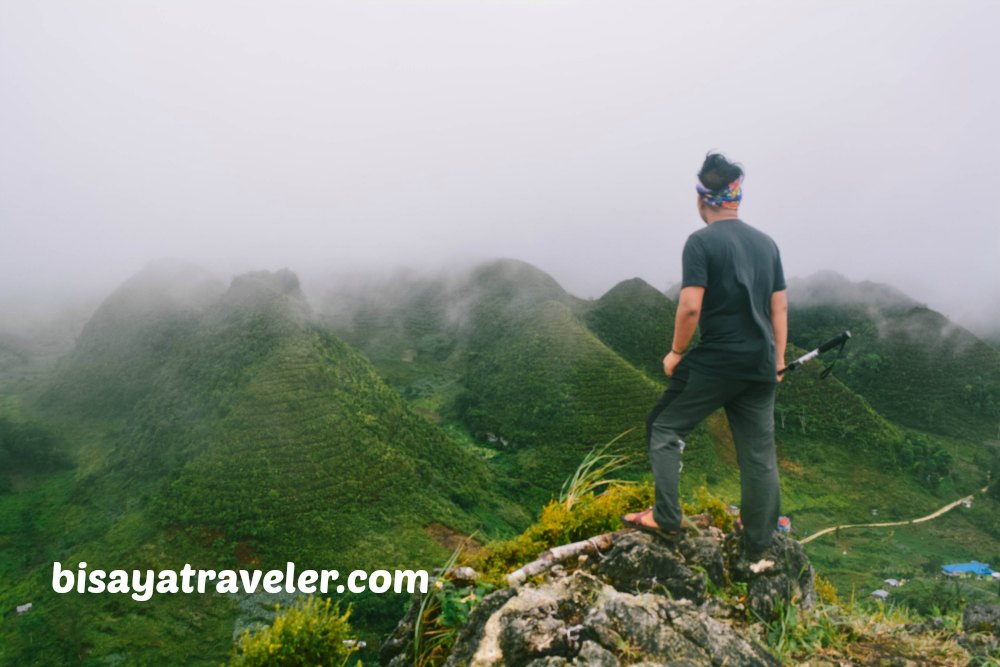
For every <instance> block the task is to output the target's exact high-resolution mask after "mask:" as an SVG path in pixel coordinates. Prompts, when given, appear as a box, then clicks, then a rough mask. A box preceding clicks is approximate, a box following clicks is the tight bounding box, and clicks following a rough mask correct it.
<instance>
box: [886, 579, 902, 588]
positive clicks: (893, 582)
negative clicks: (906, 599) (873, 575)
mask: <svg viewBox="0 0 1000 667" xmlns="http://www.w3.org/2000/svg"><path fill="white" fill-rule="evenodd" d="M882 583H883V584H885V587H886V588H896V587H898V586H899V579H886V580H885V581H883V582H882Z"/></svg>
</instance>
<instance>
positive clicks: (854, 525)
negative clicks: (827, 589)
mask: <svg viewBox="0 0 1000 667" xmlns="http://www.w3.org/2000/svg"><path fill="white" fill-rule="evenodd" d="M988 488H989V487H988V486H984V487H983V488H981V489H980V490H979V493H986V489H988ZM975 495H976V494H972V495H971V496H966V497H964V498H959V499H958V500H956V501H955V502H953V503H948V504H947V505H945V506H944V507H942V508H941V509H939V510H937V511H936V512H933V513H931V514H928V515H927V516H922V517H920V518H919V519H910V520H908V521H892V522H889V523H845V524H844V525H842V526H833V527H831V528H824V529H823V530H821V531H819V532H816V533H813V534H812V535H810V536H809V537H807V538H805V539H804V540H799V544H808V543H809V542H812V541H813V540H815V539H816V538H817V537H820V536H821V535H826V534H827V533H832V532H833V531H835V530H837V529H839V528H885V527H888V526H908V525H910V524H913V523H923V522H924V521H930V520H931V519H936V518H938V517H939V516H941V515H942V514H944V513H945V512H950V511H951V510H953V509H955V508H956V507H958V506H959V505H961V504H962V503H963V502H965V501H967V500H972V499H973V498H974V497H975Z"/></svg>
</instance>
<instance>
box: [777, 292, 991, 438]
mask: <svg viewBox="0 0 1000 667" xmlns="http://www.w3.org/2000/svg"><path fill="white" fill-rule="evenodd" d="M789 301H790V304H791V306H790V314H789V337H790V338H791V340H792V341H793V342H795V343H796V344H798V345H799V346H801V347H805V348H807V349H809V348H811V347H813V346H815V345H818V344H819V343H821V342H822V341H823V340H825V339H827V338H829V337H830V336H832V335H834V334H836V333H838V332H840V331H842V330H844V329H849V330H850V331H851V333H852V335H853V338H852V339H851V341H850V343H849V344H848V347H847V351H846V355H845V358H844V360H843V361H842V362H841V364H840V365H838V370H837V373H838V375H839V377H840V378H841V379H842V380H843V382H844V383H845V384H846V385H847V386H849V387H850V388H851V389H853V390H854V391H856V392H858V393H860V394H862V395H863V396H865V397H866V398H867V399H868V400H869V401H870V402H871V404H872V405H873V406H874V407H875V409H876V410H878V411H879V412H880V413H882V414H884V415H885V416H886V417H888V418H889V419H892V420H894V421H897V422H899V423H900V424H903V425H905V426H909V427H912V428H917V429H920V430H923V431H928V432H932V433H936V434H939V435H942V436H946V437H958V438H966V439H972V440H980V441H981V440H984V439H988V438H996V437H997V435H998V429H1000V352H998V351H997V350H996V349H994V348H993V347H991V346H990V345H987V344H986V343H984V342H982V341H981V340H979V339H978V338H976V337H975V336H974V335H973V334H971V333H970V332H968V331H967V330H965V329H964V328H962V327H960V326H958V325H955V324H954V323H952V322H950V321H949V320H948V319H947V318H946V317H945V316H943V315H941V314H940V313H937V312H935V311H933V310H930V309H928V308H925V307H923V306H921V305H918V304H916V303H915V302H913V301H912V300H911V299H909V298H907V297H905V296H902V295H901V294H899V293H898V292H896V291H895V290H893V289H892V288H889V287H886V286H878V285H873V284H866V283H861V284H853V283H850V282H849V281H846V280H844V279H842V278H839V277H837V276H835V275H831V274H829V273H827V274H821V275H818V276H814V277H813V278H811V279H808V280H806V281H800V282H794V283H793V284H792V285H791V286H790V288H789Z"/></svg>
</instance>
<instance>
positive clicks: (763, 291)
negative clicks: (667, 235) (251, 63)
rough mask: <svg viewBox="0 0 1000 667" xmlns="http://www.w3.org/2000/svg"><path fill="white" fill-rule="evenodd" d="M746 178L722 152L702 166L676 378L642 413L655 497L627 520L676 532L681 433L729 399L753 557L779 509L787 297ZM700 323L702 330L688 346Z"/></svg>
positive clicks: (669, 361) (673, 368) (671, 366)
mask: <svg viewBox="0 0 1000 667" xmlns="http://www.w3.org/2000/svg"><path fill="white" fill-rule="evenodd" d="M742 183H743V169H742V168H740V166H739V165H737V164H734V163H732V162H729V160H727V159H726V158H725V157H723V156H722V155H719V154H717V153H710V154H709V155H708V156H707V157H706V158H705V162H704V164H703V165H702V167H701V171H700V172H699V173H698V183H697V185H696V186H695V187H696V189H697V191H698V214H699V215H700V216H701V219H702V221H704V223H705V225H706V226H705V228H704V229H700V230H698V231H696V232H694V233H693V234H691V235H690V236H689V237H688V239H687V243H685V245H684V252H683V256H682V264H683V278H682V282H681V292H680V299H679V303H678V306H677V319H676V322H675V326H674V339H673V344H672V345H671V348H670V352H669V353H668V354H667V356H666V357H665V358H664V359H663V372H664V373H665V374H666V375H667V376H669V377H670V378H671V381H670V385H669V387H668V388H667V390H666V391H665V392H664V393H663V396H662V397H660V400H659V401H658V402H657V404H656V406H655V407H654V408H653V410H652V412H651V413H650V415H649V418H648V420H647V422H646V437H647V441H648V445H649V459H650V464H651V466H652V470H653V477H654V480H655V482H656V504H655V505H654V506H653V507H651V508H649V509H647V510H645V511H643V512H634V513H632V514H627V515H625V516H624V517H622V521H623V522H624V523H625V524H626V525H628V526H632V527H634V528H638V529H640V530H644V531H646V532H651V533H654V534H658V535H660V536H662V537H665V538H667V539H668V540H673V541H676V540H678V539H679V537H680V536H681V535H682V528H681V519H682V517H681V506H680V502H679V500H678V482H679V477H680V468H681V453H682V452H683V451H684V440H683V438H684V437H685V436H686V435H687V434H688V432H689V431H691V429H693V428H694V427H695V426H697V425H698V423H699V422H701V421H702V420H703V419H705V418H706V417H708V416H709V415H710V414H712V412H714V411H715V410H717V409H719V408H720V407H721V408H725V410H726V416H727V418H728V419H729V426H730V429H731V431H732V434H733V440H734V442H735V444H736V455H737V460H738V461H739V466H740V480H741V487H742V509H741V516H742V521H743V525H744V547H745V549H746V551H747V552H748V554H749V555H750V556H751V557H756V556H759V555H760V554H761V553H763V552H764V551H765V550H766V549H767V547H768V546H770V544H771V539H772V535H773V532H774V530H775V527H776V525H777V521H778V515H779V513H780V512H779V507H780V489H779V484H778V466H777V457H776V454H775V445H774V394H775V389H776V388H777V383H778V382H780V381H781V376H780V375H778V373H777V372H778V364H780V365H781V367H782V369H783V368H784V358H785V344H786V340H787V335H788V319H787V313H788V302H787V299H786V296H785V277H784V272H783V270H782V267H781V256H780V255H779V253H778V247H777V245H775V243H774V241H773V240H771V238H770V237H769V236H767V235H766V234H764V233H762V232H760V231H758V230H757V229H755V228H753V227H751V226H750V225H748V224H747V223H745V222H743V221H742V220H740V219H739V215H738V212H739V205H740V201H741V200H742V198H743V189H742ZM699 324H700V326H701V337H700V340H699V342H698V344H697V346H696V347H695V348H694V349H693V350H691V351H690V352H686V350H687V347H688V345H689V344H690V342H691V339H692V337H693V336H694V332H695V329H696V328H697V327H698V326H699Z"/></svg>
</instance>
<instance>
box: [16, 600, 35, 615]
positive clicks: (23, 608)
mask: <svg viewBox="0 0 1000 667" xmlns="http://www.w3.org/2000/svg"><path fill="white" fill-rule="evenodd" d="M31 607H32V604H31V603H30V602H27V603H25V604H19V605H17V613H19V614H26V613H28V612H29V611H31Z"/></svg>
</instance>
